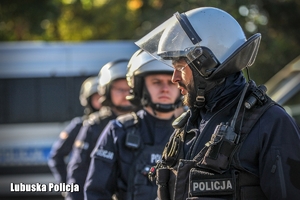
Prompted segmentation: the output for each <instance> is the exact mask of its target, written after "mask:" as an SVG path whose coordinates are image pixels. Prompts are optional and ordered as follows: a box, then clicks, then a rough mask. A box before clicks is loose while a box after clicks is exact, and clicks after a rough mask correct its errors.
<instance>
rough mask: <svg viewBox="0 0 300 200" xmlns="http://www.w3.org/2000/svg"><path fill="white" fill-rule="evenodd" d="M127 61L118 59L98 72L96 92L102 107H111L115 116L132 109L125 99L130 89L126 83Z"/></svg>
mask: <svg viewBox="0 0 300 200" xmlns="http://www.w3.org/2000/svg"><path fill="white" fill-rule="evenodd" d="M128 61H129V60H128V59H120V60H116V61H113V62H109V63H107V64H105V65H104V66H103V67H102V68H101V70H100V72H99V86H98V92H99V94H100V95H101V98H100V103H101V104H102V106H109V107H111V108H112V109H113V110H114V112H116V114H122V112H128V111H131V110H132V109H133V106H132V105H131V103H130V102H129V101H128V100H127V99H126V96H127V95H128V94H129V90H130V87H129V86H128V84H127V81H126V72H127V65H128Z"/></svg>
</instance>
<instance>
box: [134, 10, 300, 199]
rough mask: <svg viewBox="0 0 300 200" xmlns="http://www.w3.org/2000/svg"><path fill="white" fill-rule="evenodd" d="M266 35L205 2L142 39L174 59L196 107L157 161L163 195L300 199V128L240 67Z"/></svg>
mask: <svg viewBox="0 0 300 200" xmlns="http://www.w3.org/2000/svg"><path fill="white" fill-rule="evenodd" d="M260 39H261V35H260V34H259V33H256V34H254V35H253V36H251V37H250V38H248V39H246V36H245V34H244V32H243V30H242V28H241V26H240V25H239V24H238V22H237V21H236V20H235V19H234V18H233V17H232V16H231V15H229V14H228V13H226V12H225V11H223V10H220V9H217V8H211V7H203V8H197V9H193V10H190V11H188V12H185V13H182V14H179V13H175V14H174V16H173V17H171V18H170V19H169V20H168V21H166V22H164V23H163V24H162V25H161V26H158V27H157V28H156V29H154V30H153V31H151V32H150V33H149V34H147V35H146V36H145V37H144V38H142V39H141V40H139V41H138V42H136V44H137V45H138V46H139V47H141V48H143V49H144V50H145V51H147V52H149V53H151V54H152V55H153V56H154V57H156V58H157V59H159V60H161V61H163V62H170V61H172V66H173V68H174V72H173V77H172V81H173V82H174V83H176V84H177V85H178V88H180V90H181V93H182V94H183V95H184V103H185V104H186V105H187V106H189V108H190V110H189V111H188V112H187V113H185V114H184V115H182V116H181V117H180V118H178V119H176V121H175V122H174V123H173V125H174V127H176V129H177V130H176V132H175V133H174V134H173V135H172V137H171V138H170V141H169V142H168V144H167V145H166V147H165V149H164V152H163V156H162V162H160V163H158V164H157V170H156V171H155V172H156V178H157V180H156V182H157V184H158V197H159V199H161V200H170V199H172V200H183V199H194V200H197V199H238V200H245V199H260V200H261V199H272V200H273V199H297V198H299V196H300V181H299V179H300V173H299V165H300V131H299V128H298V126H297V124H296V123H295V121H294V119H292V118H291V116H289V115H288V114H287V113H286V111H285V110H284V109H283V108H282V107H281V106H279V105H278V104H276V103H275V102H274V101H272V100H271V99H270V98H269V97H268V96H267V95H266V94H265V92H266V88H265V87H264V86H256V85H255V83H254V81H252V80H251V79H250V77H249V74H248V80H249V81H248V82H247V81H246V79H245V77H244V76H243V73H242V71H241V70H242V69H244V68H247V69H248V67H249V66H251V65H252V64H253V63H254V60H255V58H256V54H257V52H258V48H259V44H260ZM151 176H153V177H155V173H154V172H153V171H151V173H150V177H151Z"/></svg>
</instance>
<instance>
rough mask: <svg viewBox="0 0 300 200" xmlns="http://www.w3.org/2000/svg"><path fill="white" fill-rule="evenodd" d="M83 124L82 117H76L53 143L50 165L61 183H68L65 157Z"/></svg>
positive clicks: (49, 159)
mask: <svg viewBox="0 0 300 200" xmlns="http://www.w3.org/2000/svg"><path fill="white" fill-rule="evenodd" d="M81 126H82V119H81V117H76V118H74V119H73V120H72V121H71V122H70V124H69V125H68V126H67V127H66V128H65V130H64V131H62V132H61V133H60V135H59V139H58V140H57V141H56V142H55V143H54V144H53V145H52V148H51V151H50V154H49V158H48V166H49V168H50V170H51V172H52V174H53V176H54V177H55V179H56V180H57V182H59V183H66V176H67V169H66V167H67V166H66V163H65V158H66V156H68V155H69V154H70V152H71V150H72V146H73V143H74V141H75V138H76V136H77V134H78V132H79V130H80V127H81Z"/></svg>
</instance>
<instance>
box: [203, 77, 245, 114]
mask: <svg viewBox="0 0 300 200" xmlns="http://www.w3.org/2000/svg"><path fill="white" fill-rule="evenodd" d="M245 84H246V80H245V78H244V76H243V75H242V72H237V73H235V74H232V75H230V76H228V77H227V78H226V79H225V81H224V82H223V83H222V84H220V85H218V86H217V87H215V88H214V89H212V90H211V91H209V92H208V93H207V94H206V95H205V99H206V105H205V108H204V110H206V112H214V111H216V110H219V109H220V108H222V107H224V106H225V105H226V104H227V103H228V102H229V101H230V100H231V99H233V98H234V97H236V96H237V95H238V94H239V93H240V92H241V91H242V90H243V88H244V86H245Z"/></svg>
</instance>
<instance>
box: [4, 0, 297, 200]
mask: <svg viewBox="0 0 300 200" xmlns="http://www.w3.org/2000/svg"><path fill="white" fill-rule="evenodd" d="M202 6H212V7H218V8H221V9H223V10H225V11H227V12H229V13H230V14H231V15H233V16H234V17H235V18H236V19H237V20H238V22H239V23H240V24H241V25H242V27H243V29H244V31H245V34H246V36H247V37H250V36H251V35H252V34H254V33H257V32H259V33H261V34H262V41H261V45H260V49H259V52H258V55H257V59H256V62H255V63H254V65H253V66H252V67H251V68H250V75H251V78H252V79H254V80H255V82H256V83H257V85H260V84H265V83H266V84H267V87H268V88H269V92H270V95H271V96H272V97H273V98H274V99H276V101H278V102H280V104H282V105H284V106H285V108H286V109H287V110H288V111H289V112H290V113H291V114H292V115H293V116H294V117H295V119H297V120H300V106H299V105H300V94H299V90H300V83H299V82H300V61H299V59H300V57H298V56H299V54H300V26H299V21H300V0H247V1H246V0H239V1H237V0H227V1H222V0H184V1H183V0H43V1H41V0H1V1H0V168H1V170H0V196H2V197H5V198H7V199H12V198H13V197H14V198H19V196H22V199H24V196H28V197H29V196H30V195H33V196H39V195H46V194H45V193H42V194H38V193H35V194H29V193H26V194H25V193H22V194H15V193H11V192H10V188H9V184H10V183H11V182H16V183H19V182H23V183H36V182H39V183H43V182H45V183H49V182H54V179H53V177H52V175H51V173H50V171H49V169H48V166H47V163H46V162H47V156H48V153H49V150H50V148H51V145H52V143H53V141H55V139H56V138H57V137H58V135H59V132H60V131H61V130H62V129H63V128H64V127H65V126H66V124H68V120H71V119H72V118H73V117H75V116H78V115H81V114H82V112H83V110H82V107H81V106H80V103H79V99H78V95H79V89H80V85H81V83H82V82H83V81H84V80H85V79H86V78H87V77H89V76H94V75H97V74H98V72H99V70H100V69H101V67H102V66H103V65H104V64H105V63H107V62H109V61H112V60H116V59H119V58H130V56H131V55H132V54H133V53H134V52H135V51H136V50H137V47H136V46H135V45H134V41H136V40H138V39H140V38H141V37H143V36H144V35H145V34H147V33H148V32H150V31H151V30H152V29H154V28H155V27H156V26H158V25H160V24H161V23H162V22H164V21H165V20H167V19H168V18H170V17H171V16H172V15H173V14H174V13H175V12H177V11H178V12H180V13H181V12H185V11H187V10H190V9H193V8H197V7H202ZM280 70H283V71H281V72H280ZM275 75H276V76H275ZM272 77H273V78H272ZM271 78H272V79H271ZM298 122H299V121H298ZM47 195H49V196H50V197H51V198H52V199H53V196H55V195H56V196H60V194H58V193H54V194H53V193H52V194H47ZM29 198H30V199H32V196H30V197H29ZM1 199H2V198H1Z"/></svg>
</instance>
